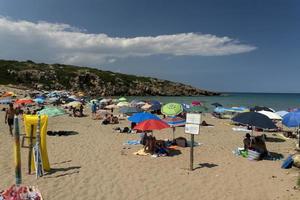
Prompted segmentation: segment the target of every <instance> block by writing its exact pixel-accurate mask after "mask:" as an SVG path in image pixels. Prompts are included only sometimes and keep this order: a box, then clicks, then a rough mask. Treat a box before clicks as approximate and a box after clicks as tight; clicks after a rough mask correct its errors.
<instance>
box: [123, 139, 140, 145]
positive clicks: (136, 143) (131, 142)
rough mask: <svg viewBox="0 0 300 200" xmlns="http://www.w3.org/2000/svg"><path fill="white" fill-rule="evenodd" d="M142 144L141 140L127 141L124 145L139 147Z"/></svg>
mask: <svg viewBox="0 0 300 200" xmlns="http://www.w3.org/2000/svg"><path fill="white" fill-rule="evenodd" d="M139 144H141V142H140V140H127V141H126V142H124V143H123V145H139Z"/></svg>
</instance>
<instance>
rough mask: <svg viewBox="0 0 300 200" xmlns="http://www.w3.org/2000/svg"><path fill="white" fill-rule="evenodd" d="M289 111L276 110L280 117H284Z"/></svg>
mask: <svg viewBox="0 0 300 200" xmlns="http://www.w3.org/2000/svg"><path fill="white" fill-rule="evenodd" d="M288 113H289V112H287V111H285V110H281V111H278V112H276V114H278V115H279V116H280V117H283V116H284V115H286V114H288Z"/></svg>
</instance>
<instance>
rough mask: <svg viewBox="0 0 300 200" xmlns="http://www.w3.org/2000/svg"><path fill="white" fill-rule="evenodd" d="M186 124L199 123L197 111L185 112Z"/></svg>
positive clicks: (199, 116) (199, 115) (199, 118)
mask: <svg viewBox="0 0 300 200" xmlns="http://www.w3.org/2000/svg"><path fill="white" fill-rule="evenodd" d="M186 123H187V124H201V114H198V113H187V114H186Z"/></svg>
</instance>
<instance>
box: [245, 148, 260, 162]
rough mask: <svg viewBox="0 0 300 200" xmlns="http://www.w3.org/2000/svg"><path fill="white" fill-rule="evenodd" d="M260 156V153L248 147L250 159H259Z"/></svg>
mask: <svg viewBox="0 0 300 200" xmlns="http://www.w3.org/2000/svg"><path fill="white" fill-rule="evenodd" d="M259 157H260V153H258V152H257V151H253V150H251V149H248V160H259Z"/></svg>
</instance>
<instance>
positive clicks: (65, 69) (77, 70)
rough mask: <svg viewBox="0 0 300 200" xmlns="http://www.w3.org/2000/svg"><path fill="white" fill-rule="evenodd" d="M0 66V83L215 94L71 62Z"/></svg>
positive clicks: (109, 92)
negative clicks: (69, 63) (66, 63)
mask: <svg viewBox="0 0 300 200" xmlns="http://www.w3.org/2000/svg"><path fill="white" fill-rule="evenodd" d="M0 69H1V73H0V84H4V85H6V84H13V85H22V86H26V87H29V88H34V89H45V90H53V89H67V90H72V91H83V92H86V93H87V94H89V95H103V96H116V95H135V96H146V95H161V96H180V95H184V96H198V95H207V96H211V95H219V94H218V93H215V92H210V91H206V90H200V89H197V88H194V87H192V86H189V85H184V84H181V83H175V82H171V81H166V80H160V79H156V78H150V77H141V76H134V75H127V74H121V73H115V72H110V71H102V70H98V69H94V68H88V67H77V66H72V65H62V64H45V63H34V62H32V61H30V60H28V61H24V62H19V61H8V60H0Z"/></svg>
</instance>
